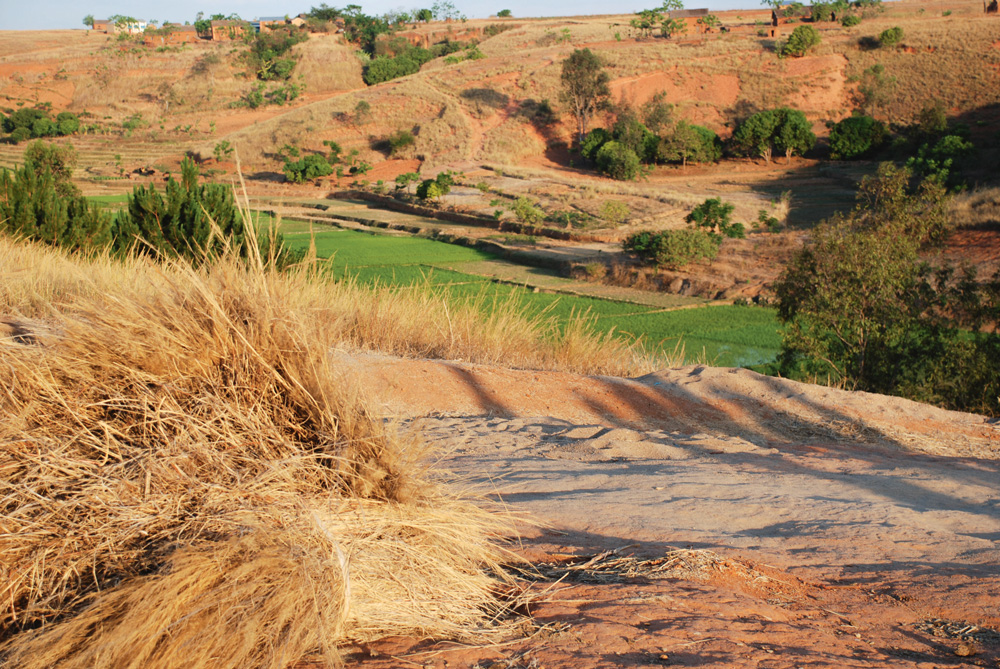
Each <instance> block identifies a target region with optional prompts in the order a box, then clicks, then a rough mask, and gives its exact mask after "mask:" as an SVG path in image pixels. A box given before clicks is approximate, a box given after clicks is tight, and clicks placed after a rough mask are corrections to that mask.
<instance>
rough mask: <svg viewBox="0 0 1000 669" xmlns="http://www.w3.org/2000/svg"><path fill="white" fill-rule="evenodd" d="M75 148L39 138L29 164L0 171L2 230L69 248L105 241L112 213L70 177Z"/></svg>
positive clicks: (27, 157)
mask: <svg viewBox="0 0 1000 669" xmlns="http://www.w3.org/2000/svg"><path fill="white" fill-rule="evenodd" d="M73 160H74V154H73V153H72V147H69V149H68V150H67V149H66V148H64V147H58V146H54V145H48V144H45V143H44V142H41V141H39V142H35V143H34V144H32V145H31V146H30V147H29V149H28V150H27V151H26V152H25V156H24V166H23V167H21V168H19V169H16V170H13V171H11V170H8V169H6V168H4V169H2V170H0V231H3V232H5V233H7V234H10V235H13V236H15V237H22V238H25V239H32V240H37V241H41V242H44V243H46V244H51V245H53V246H61V247H64V248H68V249H91V248H98V247H103V246H106V245H107V244H108V243H109V242H110V240H111V218H110V216H108V214H107V213H106V212H104V211H102V210H101V209H100V208H98V207H97V206H96V205H93V204H91V203H90V202H88V201H87V199H86V198H84V197H83V196H81V195H80V193H79V191H78V190H77V189H76V187H75V186H74V185H73V184H72V182H70V178H71V177H72V174H73Z"/></svg>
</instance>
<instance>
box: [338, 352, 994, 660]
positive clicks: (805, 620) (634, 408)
mask: <svg viewBox="0 0 1000 669" xmlns="http://www.w3.org/2000/svg"><path fill="white" fill-rule="evenodd" d="M341 359H342V360H343V361H344V362H346V363H347V364H348V365H349V366H351V367H354V368H355V369H357V370H358V371H359V372H361V373H362V374H363V375H364V378H365V379H367V380H368V382H369V385H370V386H371V388H372V390H373V391H374V392H375V393H376V395H377V396H378V397H380V402H381V406H382V407H383V409H384V411H385V413H386V415H387V416H395V417H398V418H400V419H401V420H402V427H403V428H404V429H416V430H419V432H420V434H421V435H422V438H423V439H424V440H425V441H427V442H428V443H429V444H430V445H431V446H433V447H435V448H436V449H438V451H439V452H440V453H442V456H441V458H442V459H441V462H440V465H441V466H443V467H445V468H447V469H449V470H451V471H453V472H454V473H455V474H457V475H458V477H459V478H460V479H461V480H462V481H464V482H465V483H466V484H467V485H469V486H471V487H473V488H476V489H480V490H485V491H487V492H488V493H489V494H491V495H493V496H494V497H497V498H499V499H502V500H503V503H504V504H505V505H506V506H507V507H508V509H509V510H510V511H512V512H514V513H516V514H519V515H520V516H521V517H522V518H523V520H524V522H523V523H522V524H521V531H522V537H521V539H520V541H519V542H518V543H516V544H514V545H513V546H512V547H513V550H514V552H515V553H517V554H518V555H519V556H521V557H523V558H526V559H527V560H530V561H531V562H532V563H534V564H535V565H536V566H537V569H538V571H539V572H540V573H536V574H535V575H533V576H529V577H526V580H525V582H524V587H526V588H527V589H528V591H529V592H530V593H532V594H533V596H534V600H533V601H532V603H531V604H530V605H529V606H528V607H527V608H528V609H529V611H530V613H531V617H530V619H528V618H525V619H523V620H522V621H521V622H520V625H521V629H520V634H519V635H515V636H514V638H512V640H511V641H510V642H508V643H507V644H505V645H502V646H493V647H467V646H462V645H459V644H452V643H431V642H429V641H422V640H418V639H389V640H385V641H382V642H379V643H376V644H372V645H370V646H366V647H363V648H361V647H359V648H356V649H353V651H352V654H351V656H350V657H349V662H350V664H351V665H352V666H359V667H366V668H368V667H370V668H375V667H402V666H421V667H435V668H437V667H441V668H444V667H449V668H452V667H495V668H497V669H500V668H518V667H525V668H527V667H545V668H557V667H566V668H569V667H659V666H704V667H768V668H774V669H777V668H788V669H792V668H795V667H925V668H928V669H929V668H931V667H997V666H1000V632H998V630H1000V490H998V486H997V483H998V482H1000V424H998V423H997V422H996V421H995V420H988V419H985V418H983V417H981V416H975V415H971V414H962V413H956V412H948V411H944V410H940V409H936V408H933V407H929V406H926V405H921V404H917V403H914V402H910V401H907V400H902V399H897V398H889V397H883V396H878V395H871V394H867V393H850V392H845V391H840V390H836V389H830V388H825V387H819V386H809V385H805V384H799V383H795V382H791V381H787V380H784V379H776V378H770V377H763V376H760V375H757V374H754V373H752V372H749V371H746V370H730V369H718V368H708V367H701V366H698V367H687V368H682V369H676V370H667V371H664V372H661V373H657V374H653V375H649V376H646V377H642V378H640V379H634V380H625V379H613V378H598V377H594V378H588V377H580V376H574V375H570V374H562V373H550V372H525V371H515V370H507V369H497V368H490V367H485V366H479V365H467V364H462V363H442V362H432V361H406V360H399V359H395V358H387V357H380V356H372V355H355V354H343V355H342V356H341ZM559 578H561V579H562V580H559V581H558V582H557V581H556V579H559Z"/></svg>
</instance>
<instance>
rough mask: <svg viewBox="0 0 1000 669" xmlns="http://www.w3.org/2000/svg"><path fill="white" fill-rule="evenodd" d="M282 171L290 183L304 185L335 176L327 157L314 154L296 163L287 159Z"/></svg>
mask: <svg viewBox="0 0 1000 669" xmlns="http://www.w3.org/2000/svg"><path fill="white" fill-rule="evenodd" d="M282 171H283V172H284V173H285V177H286V178H287V179H288V180H289V181H291V182H294V183H302V182H304V181H309V180H311V179H316V178H319V177H325V176H328V175H330V174H333V166H331V165H330V162H329V161H328V160H327V159H326V157H325V156H321V155H319V154H316V153H312V154H309V155H308V156H305V157H303V158H301V159H299V160H296V161H293V160H291V158H290V157H289V158H286V159H285V165H284V167H283V169H282Z"/></svg>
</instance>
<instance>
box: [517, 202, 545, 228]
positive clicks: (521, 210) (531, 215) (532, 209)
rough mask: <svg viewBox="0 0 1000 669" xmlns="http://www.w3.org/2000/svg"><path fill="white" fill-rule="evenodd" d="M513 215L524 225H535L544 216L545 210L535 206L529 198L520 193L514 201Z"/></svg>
mask: <svg viewBox="0 0 1000 669" xmlns="http://www.w3.org/2000/svg"><path fill="white" fill-rule="evenodd" d="M514 216H515V217H517V220H518V221H520V222H521V223H524V224H525V225H535V224H537V223H538V222H539V221H541V220H542V219H543V218H545V212H544V211H542V210H541V209H540V208H539V207H538V206H536V205H535V203H534V202H532V201H531V199H530V198H527V197H525V196H523V195H522V196H521V197H519V198H517V200H516V201H515V202H514Z"/></svg>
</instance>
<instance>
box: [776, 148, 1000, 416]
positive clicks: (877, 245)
mask: <svg viewBox="0 0 1000 669" xmlns="http://www.w3.org/2000/svg"><path fill="white" fill-rule="evenodd" d="M910 176H911V175H910V173H909V171H908V170H905V169H902V170H901V169H898V168H896V167H894V166H892V165H890V164H885V165H883V166H882V167H880V169H879V172H878V175H877V176H875V177H872V178H867V179H865V180H864V181H863V182H862V184H861V188H860V189H859V194H858V195H859V197H858V205H857V207H856V208H855V210H854V211H853V212H852V213H851V214H849V215H847V216H845V217H835V218H834V219H832V220H830V221H828V222H826V223H824V224H822V225H820V226H819V227H817V228H816V229H815V230H814V235H813V242H812V244H811V245H810V246H808V247H806V248H805V249H803V250H802V251H801V252H799V253H798V254H796V256H795V257H794V259H793V260H792V262H791V263H790V264H789V266H788V267H787V268H786V270H785V272H784V274H783V275H782V277H781V279H780V280H779V282H778V283H777V284H776V286H775V290H776V293H777V297H778V312H779V317H780V318H781V320H782V321H783V322H784V323H785V330H784V333H783V345H782V346H783V353H782V372H783V373H785V374H790V375H805V376H807V377H811V378H818V379H825V380H828V381H829V382H832V383H841V384H844V385H847V386H848V387H850V388H855V389H858V390H867V391H870V392H882V393H889V394H897V395H903V396H906V397H911V398H914V399H919V400H924V401H934V402H936V403H939V404H942V405H944V406H948V407H950V408H956V409H964V410H975V411H984V412H988V413H992V414H994V415H996V414H997V413H1000V405H998V398H1000V356H998V355H997V353H998V352H1000V338H998V336H997V335H996V327H997V326H998V325H1000V274H998V275H997V276H996V277H994V279H993V280H992V281H991V282H987V283H983V282H977V281H976V280H975V274H974V273H973V272H971V271H966V272H964V273H963V274H962V275H960V276H956V274H955V273H954V271H953V270H951V269H950V268H948V267H942V268H939V269H938V270H932V269H931V268H930V266H929V265H928V264H927V263H926V262H924V261H923V260H922V259H921V257H920V253H921V251H925V250H926V249H927V248H928V247H929V246H932V245H934V244H936V243H940V241H941V239H942V238H943V233H944V232H946V231H947V229H948V216H947V209H948V203H947V196H946V194H945V192H944V190H943V188H942V187H941V184H940V183H938V182H937V181H936V180H933V179H931V180H924V181H923V182H922V183H920V184H919V186H917V187H916V188H911V187H910Z"/></svg>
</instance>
